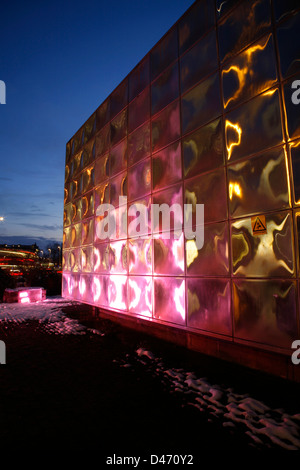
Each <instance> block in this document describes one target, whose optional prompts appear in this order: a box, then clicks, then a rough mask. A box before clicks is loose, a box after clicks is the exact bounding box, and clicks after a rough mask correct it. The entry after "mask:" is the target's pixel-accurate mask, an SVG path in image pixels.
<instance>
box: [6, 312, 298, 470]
mask: <svg viewBox="0 0 300 470" xmlns="http://www.w3.org/2000/svg"><path fill="white" fill-rule="evenodd" d="M85 308H86V307H84V306H82V307H66V308H65V310H66V313H67V314H68V315H69V316H71V317H73V318H78V319H80V321H81V322H82V323H83V324H84V325H85V326H87V327H89V328H91V329H89V330H88V331H87V332H86V333H85V334H82V335H59V334H55V333H52V334H51V333H49V331H45V329H44V328H43V325H42V324H41V323H40V322H38V321H34V320H32V321H26V322H24V323H20V324H17V323H13V324H11V325H10V324H7V323H6V322H4V323H2V324H1V322H0V339H1V340H3V341H5V344H6V351H7V360H6V362H7V363H6V365H3V366H2V367H0V378H1V381H0V448H1V449H36V448H43V447H47V448H48V447H50V446H51V447H52V446H55V447H60V446H61V447H63V449H65V450H67V449H74V450H84V449H93V450H94V451H96V452H97V456H98V462H99V463H101V459H102V463H103V462H105V459H106V458H107V456H110V455H113V454H117V455H148V454H150V453H151V454H193V455H194V459H195V460H194V463H196V462H197V459H198V462H200V460H199V459H200V456H201V454H202V453H203V451H204V450H219V449H232V450H233V449H239V450H242V449H249V450H251V449H255V446H253V443H251V442H250V441H249V438H248V436H247V434H246V433H245V432H244V429H243V427H242V426H241V427H240V428H234V429H229V428H225V427H223V426H222V422H221V421H220V422H218V420H211V419H210V416H209V412H208V410H207V411H204V412H202V413H201V412H200V411H199V409H197V408H195V407H193V406H189V405H188V401H187V400H186V399H185V398H184V397H183V395H182V394H178V393H176V392H174V391H170V387H169V386H168V384H166V383H164V382H163V381H162V380H161V379H160V378H159V376H157V375H156V374H155V373H153V370H152V371H151V368H149V367H147V364H146V362H147V360H146V359H147V358H145V362H144V363H143V364H142V363H139V362H135V363H134V364H133V365H132V364H127V362H128V361H129V359H128V358H130V357H133V356H134V355H135V354H136V350H137V348H139V347H143V348H146V349H148V350H150V351H152V352H153V353H154V354H155V355H156V356H157V357H163V358H164V362H165V364H166V367H177V368H178V367H184V368H185V369H186V370H193V371H194V372H196V373H199V374H201V376H203V375H205V376H206V377H207V378H208V379H209V380H210V381H211V383H215V382H217V383H220V384H223V385H224V386H227V387H233V388H234V389H235V391H236V392H237V393H250V394H251V396H252V397H254V398H255V399H257V400H263V401H264V402H266V403H267V404H268V405H269V406H273V407H275V408H276V407H277V408H285V409H286V411H287V412H288V413H292V414H293V413H299V409H300V406H299V396H300V394H299V392H300V385H299V384H294V383H291V382H288V381H286V380H281V379H278V378H275V377H272V376H268V375H266V374H262V373H258V372H255V371H251V370H249V369H245V368H242V367H239V366H236V365H233V364H229V363H226V362H223V361H219V360H216V359H213V358H209V357H207V356H204V355H201V354H197V353H193V352H191V351H187V350H185V349H182V348H179V347H176V346H174V345H172V344H169V343H166V342H164V341H162V340H158V339H155V338H152V337H149V336H147V335H142V334H141V333H137V332H135V331H132V330H128V329H125V328H123V327H121V326H119V325H117V324H115V323H113V322H111V321H108V320H97V321H95V320H93V321H89V320H88V319H87V318H88V317H87V312H86V311H85ZM94 328H97V333H99V332H100V334H95V331H93V329H94ZM127 359H128V360H127ZM129 362H130V361H129Z"/></svg>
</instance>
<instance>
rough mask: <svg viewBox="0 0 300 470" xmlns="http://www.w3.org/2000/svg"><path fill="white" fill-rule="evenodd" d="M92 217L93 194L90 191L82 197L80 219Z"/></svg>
mask: <svg viewBox="0 0 300 470" xmlns="http://www.w3.org/2000/svg"><path fill="white" fill-rule="evenodd" d="M92 215H94V192H93V191H90V192H89V193H86V194H85V196H83V197H82V218H83V219H85V218H87V217H91V216H92Z"/></svg>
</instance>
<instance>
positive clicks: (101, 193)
mask: <svg viewBox="0 0 300 470" xmlns="http://www.w3.org/2000/svg"><path fill="white" fill-rule="evenodd" d="M101 204H109V184H108V182H107V183H102V184H100V186H97V187H96V188H95V213H97V209H98V207H99V206H100V205H101Z"/></svg>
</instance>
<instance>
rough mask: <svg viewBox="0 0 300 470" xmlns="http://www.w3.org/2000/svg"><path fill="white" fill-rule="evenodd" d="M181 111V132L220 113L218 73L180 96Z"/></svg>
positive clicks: (192, 128) (201, 123)
mask: <svg viewBox="0 0 300 470" xmlns="http://www.w3.org/2000/svg"><path fill="white" fill-rule="evenodd" d="M181 113H182V123H181V125H182V134H186V133H187V132H190V131H193V130H194V129H196V128H197V127H200V126H201V125H203V124H205V123H207V122H208V121H211V120H212V119H214V118H216V117H217V116H219V115H220V114H221V99H220V85H219V74H218V73H217V74H215V75H212V76H211V77H210V78H208V79H207V80H205V81H204V82H201V83H200V84H199V85H197V86H195V87H194V88H193V89H192V90H190V91H189V92H188V93H186V94H185V95H183V96H182V98H181Z"/></svg>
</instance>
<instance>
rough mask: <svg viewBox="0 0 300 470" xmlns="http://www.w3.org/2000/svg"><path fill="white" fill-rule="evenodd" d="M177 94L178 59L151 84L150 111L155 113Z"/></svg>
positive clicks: (176, 96) (174, 98)
mask: <svg viewBox="0 0 300 470" xmlns="http://www.w3.org/2000/svg"><path fill="white" fill-rule="evenodd" d="M178 94H179V70H178V61H177V62H176V63H175V64H173V65H172V66H170V67H169V68H168V69H166V70H165V71H164V72H163V73H162V74H161V75H160V76H159V77H158V78H157V79H156V80H155V81H154V82H153V83H152V85H151V113H152V114H156V113H157V112H158V111H160V110H161V109H163V108H164V107H165V106H167V105H168V104H169V103H171V102H172V101H174V100H176V98H178Z"/></svg>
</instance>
